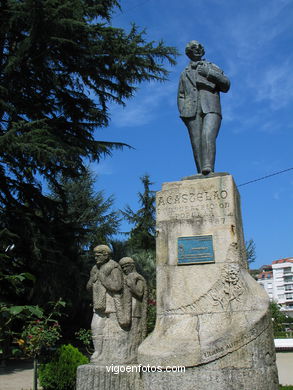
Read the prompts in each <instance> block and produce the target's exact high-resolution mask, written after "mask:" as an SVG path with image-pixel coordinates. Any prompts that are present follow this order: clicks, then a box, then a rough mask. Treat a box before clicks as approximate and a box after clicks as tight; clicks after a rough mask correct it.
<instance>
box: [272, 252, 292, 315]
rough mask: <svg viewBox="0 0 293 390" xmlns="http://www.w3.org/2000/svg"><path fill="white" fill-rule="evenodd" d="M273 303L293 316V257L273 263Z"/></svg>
mask: <svg viewBox="0 0 293 390" xmlns="http://www.w3.org/2000/svg"><path fill="white" fill-rule="evenodd" d="M272 268H273V275H274V286H273V287H274V301H276V302H277V303H278V304H279V305H281V306H282V308H281V310H284V311H286V312H288V314H290V316H293V257H289V258H287V259H281V260H276V261H273V263H272Z"/></svg>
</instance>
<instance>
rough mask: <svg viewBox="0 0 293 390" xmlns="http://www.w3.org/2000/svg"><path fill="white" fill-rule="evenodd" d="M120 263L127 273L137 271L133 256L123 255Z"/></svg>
mask: <svg viewBox="0 0 293 390" xmlns="http://www.w3.org/2000/svg"><path fill="white" fill-rule="evenodd" d="M119 264H120V266H121V268H122V270H123V272H124V273H125V275H128V274H130V273H131V272H133V271H135V262H134V260H133V259H132V258H131V257H122V259H121V260H120V261H119Z"/></svg>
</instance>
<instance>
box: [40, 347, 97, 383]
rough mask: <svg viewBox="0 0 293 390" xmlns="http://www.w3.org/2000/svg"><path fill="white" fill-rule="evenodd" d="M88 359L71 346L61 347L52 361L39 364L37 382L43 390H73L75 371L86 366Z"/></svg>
mask: <svg viewBox="0 0 293 390" xmlns="http://www.w3.org/2000/svg"><path fill="white" fill-rule="evenodd" d="M88 362H89V360H88V358H87V357H86V356H84V355H83V354H82V353H81V352H79V350H78V349H77V348H75V347H73V346H72V345H70V344H69V345H62V346H61V347H60V348H59V349H58V350H57V352H56V355H55V356H54V358H53V360H52V361H50V362H49V363H46V364H41V365H40V368H39V380H40V384H41V386H42V387H43V389H44V390H74V389H75V382H76V369H77V367H78V366H80V365H82V364H87V363H88Z"/></svg>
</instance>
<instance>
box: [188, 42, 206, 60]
mask: <svg viewBox="0 0 293 390" xmlns="http://www.w3.org/2000/svg"><path fill="white" fill-rule="evenodd" d="M185 53H186V55H187V57H189V58H190V59H191V60H192V61H199V60H200V59H201V57H203V56H204V54H205V51H204V47H203V45H202V44H201V43H199V42H198V41H190V42H188V44H187V45H186V47H185Z"/></svg>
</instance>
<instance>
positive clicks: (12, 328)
mask: <svg viewBox="0 0 293 390" xmlns="http://www.w3.org/2000/svg"><path fill="white" fill-rule="evenodd" d="M27 279H29V280H32V281H34V277H33V275H31V274H29V273H26V272H23V273H21V274H15V275H7V274H6V275H5V274H4V273H2V272H1V273H0V283H1V284H2V285H3V286H5V287H6V289H5V290H3V292H2V294H1V302H0V358H1V359H6V357H8V356H9V355H10V354H18V353H19V352H20V351H19V349H17V348H14V347H12V346H11V342H12V340H13V339H14V338H15V337H16V336H17V335H18V332H17V329H18V324H19V323H22V322H24V321H26V320H28V319H30V318H36V317H37V318H40V317H42V315H43V310H42V309H41V308H39V307H38V306H32V305H16V304H13V303H12V302H10V301H9V298H10V294H11V293H13V294H14V295H15V296H16V297H17V296H18V295H19V294H21V293H23V291H24V290H25V288H24V282H25V281H26V280H27Z"/></svg>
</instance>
